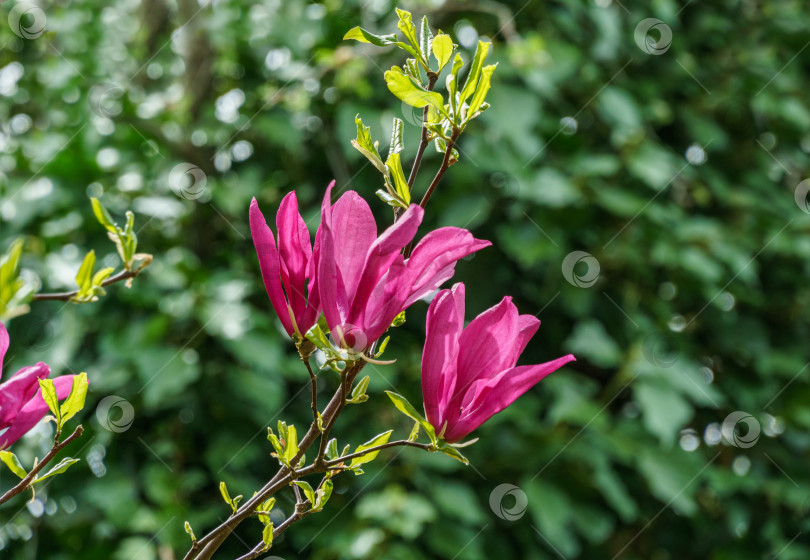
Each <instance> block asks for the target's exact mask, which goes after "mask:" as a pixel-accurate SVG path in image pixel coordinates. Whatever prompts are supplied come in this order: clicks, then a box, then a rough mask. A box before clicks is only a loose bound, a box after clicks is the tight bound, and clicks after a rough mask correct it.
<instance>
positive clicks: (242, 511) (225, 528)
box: [184, 362, 366, 560]
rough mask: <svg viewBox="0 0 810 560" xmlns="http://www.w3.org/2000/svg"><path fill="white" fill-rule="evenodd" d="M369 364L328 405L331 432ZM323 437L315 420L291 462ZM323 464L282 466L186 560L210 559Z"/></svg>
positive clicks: (359, 365) (194, 547)
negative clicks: (235, 533)
mask: <svg viewBox="0 0 810 560" xmlns="http://www.w3.org/2000/svg"><path fill="white" fill-rule="evenodd" d="M365 364H366V363H365V362H358V363H357V364H356V365H355V366H354V367H352V368H351V369H349V370H348V371H347V372H346V373H345V374H344V376H343V377H344V381H343V382H341V386H340V387H339V388H338V389H337V391H335V394H334V395H333V396H332V399H331V400H330V401H329V403H328V404H327V405H326V408H325V409H324V411H323V414H322V417H323V418H324V421H325V423H326V426H328V427H329V428H330V429H331V426H333V425H334V423H335V420H336V419H337V416H338V415H339V414H340V412H341V411H342V410H343V408H344V406H345V405H346V392H345V388H346V386H351V384H352V382H353V381H354V378H355V377H357V374H358V373H360V371H361V370H362V369H363V367H365ZM319 436H323V433H322V432H321V430H320V428H319V427H318V423H317V421H316V420H314V419H313V421H312V424H311V425H310V427H309V430H308V431H307V433H306V434H305V435H304V437H302V438H301V440H300V441H299V442H298V448H299V449H298V453H297V454H296V455H295V457H293V458H292V460H291V461H290V464H291V465H296V464H297V463H298V461H299V460H300V459H301V457H302V456H303V455H304V453H306V451H307V450H308V449H309V448H310V447H311V446H312V444H313V443H315V440H317V439H318V437H319ZM319 457H320V461H319V460H318V458H316V460H315V463H314V464H312V465H310V466H309V467H305V468H303V469H300V470H297V471H295V472H294V473H293V472H291V471H290V469H289V468H287V467H281V468H280V469H279V471H278V472H277V473H276V475H275V476H274V477H273V478H272V479H271V480H270V481H269V482H268V483H267V484H265V485H264V487H263V488H262V489H261V490H259V491H258V492H257V493H256V494H255V495H254V496H253V497H251V498H250V499H249V500H248V501H247V502H245V503H244V504H243V505H242V506H240V507H239V509H237V511H236V513H234V514H233V515H232V516H230V517H229V518H228V519H226V520H225V521H223V522H222V523H221V524H220V525H219V526H218V527H216V528H215V529H213V530H212V531H211V532H210V533H208V534H207V535H205V536H204V537H202V538H201V539H199V540H198V541H197V542H196V543H195V544H193V545H192V546H191V549H190V550H189V551H188V553H186V556H185V557H184V560H192V559H196V560H210V559H211V557H212V556H213V555H214V553H215V552H216V551H217V549H218V548H219V547H220V546H222V543H223V542H224V541H225V539H226V538H227V537H228V535H230V533H231V532H232V531H233V530H234V529H235V528H236V527H237V526H238V525H239V524H240V523H241V522H242V521H244V520H245V519H247V518H248V517H250V516H251V515H253V513H254V512H255V511H256V509H257V508H258V507H259V506H260V505H261V504H262V503H264V502H265V501H266V500H267V499H268V498H269V497H270V496H272V495H273V494H275V493H276V492H278V491H279V490H280V489H282V488H283V487H284V486H286V485H288V484H290V482H292V481H293V480H294V479H296V478H300V477H302V476H306V475H309V474H313V473H316V472H323V471H325V470H326V468H327V467H326V465H325V464H324V463H325V461H323V454H322V453H321V454H320V455H319Z"/></svg>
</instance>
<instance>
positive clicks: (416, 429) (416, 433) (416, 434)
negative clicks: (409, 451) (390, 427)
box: [408, 422, 421, 441]
mask: <svg viewBox="0 0 810 560" xmlns="http://www.w3.org/2000/svg"><path fill="white" fill-rule="evenodd" d="M420 426H421V424H419V422H414V423H413V428H412V429H411V433H410V435H409V436H408V441H416V440H417V439H418V438H419V427H420Z"/></svg>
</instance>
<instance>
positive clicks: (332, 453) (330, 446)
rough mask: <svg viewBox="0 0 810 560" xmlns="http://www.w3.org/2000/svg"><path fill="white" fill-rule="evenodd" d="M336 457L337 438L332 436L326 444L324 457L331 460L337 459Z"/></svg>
mask: <svg viewBox="0 0 810 560" xmlns="http://www.w3.org/2000/svg"><path fill="white" fill-rule="evenodd" d="M338 457H339V455H338V448H337V439H336V438H332V439H330V440H329V443H327V444H326V458H327V459H329V460H330V461H331V460H332V459H337V458H338Z"/></svg>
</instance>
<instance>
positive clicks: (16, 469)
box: [0, 451, 28, 478]
mask: <svg viewBox="0 0 810 560" xmlns="http://www.w3.org/2000/svg"><path fill="white" fill-rule="evenodd" d="M0 461H3V462H4V463H5V464H6V466H7V467H8V468H9V470H10V471H11V472H13V473H14V474H16V475H17V476H19V477H20V478H25V477H26V475H28V473H27V472H26V470H25V469H24V468H23V466H22V464H21V463H20V460H19V459H17V456H16V455H15V454H14V453H12V452H11V451H0Z"/></svg>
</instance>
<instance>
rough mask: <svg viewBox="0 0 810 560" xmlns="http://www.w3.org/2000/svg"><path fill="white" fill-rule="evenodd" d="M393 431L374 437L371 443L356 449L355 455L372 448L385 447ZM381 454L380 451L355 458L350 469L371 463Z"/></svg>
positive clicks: (368, 442)
mask: <svg viewBox="0 0 810 560" xmlns="http://www.w3.org/2000/svg"><path fill="white" fill-rule="evenodd" d="M393 431H394V430H388V431H387V432H383V433H381V434H378V435H376V436H374V437H373V438H372V439H370V440H369V441H367V442H366V443H364V444H363V445H361V446H359V447H358V448H357V449H355V450H354V452H355V453H361V452H363V451H365V450H366V449H370V448H372V447H376V446H378V445H383V444H384V443H388V438H390V437H391V433H392V432H393ZM379 454H380V452H379V450H378V451H372V452H371V453H367V454H366V455H362V456H360V457H355V458H354V459H352V462H351V464H349V468H352V467H358V466H360V465H364V464H366V463H370V462H371V461H373V460H374V459H376V458H377V455H379Z"/></svg>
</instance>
